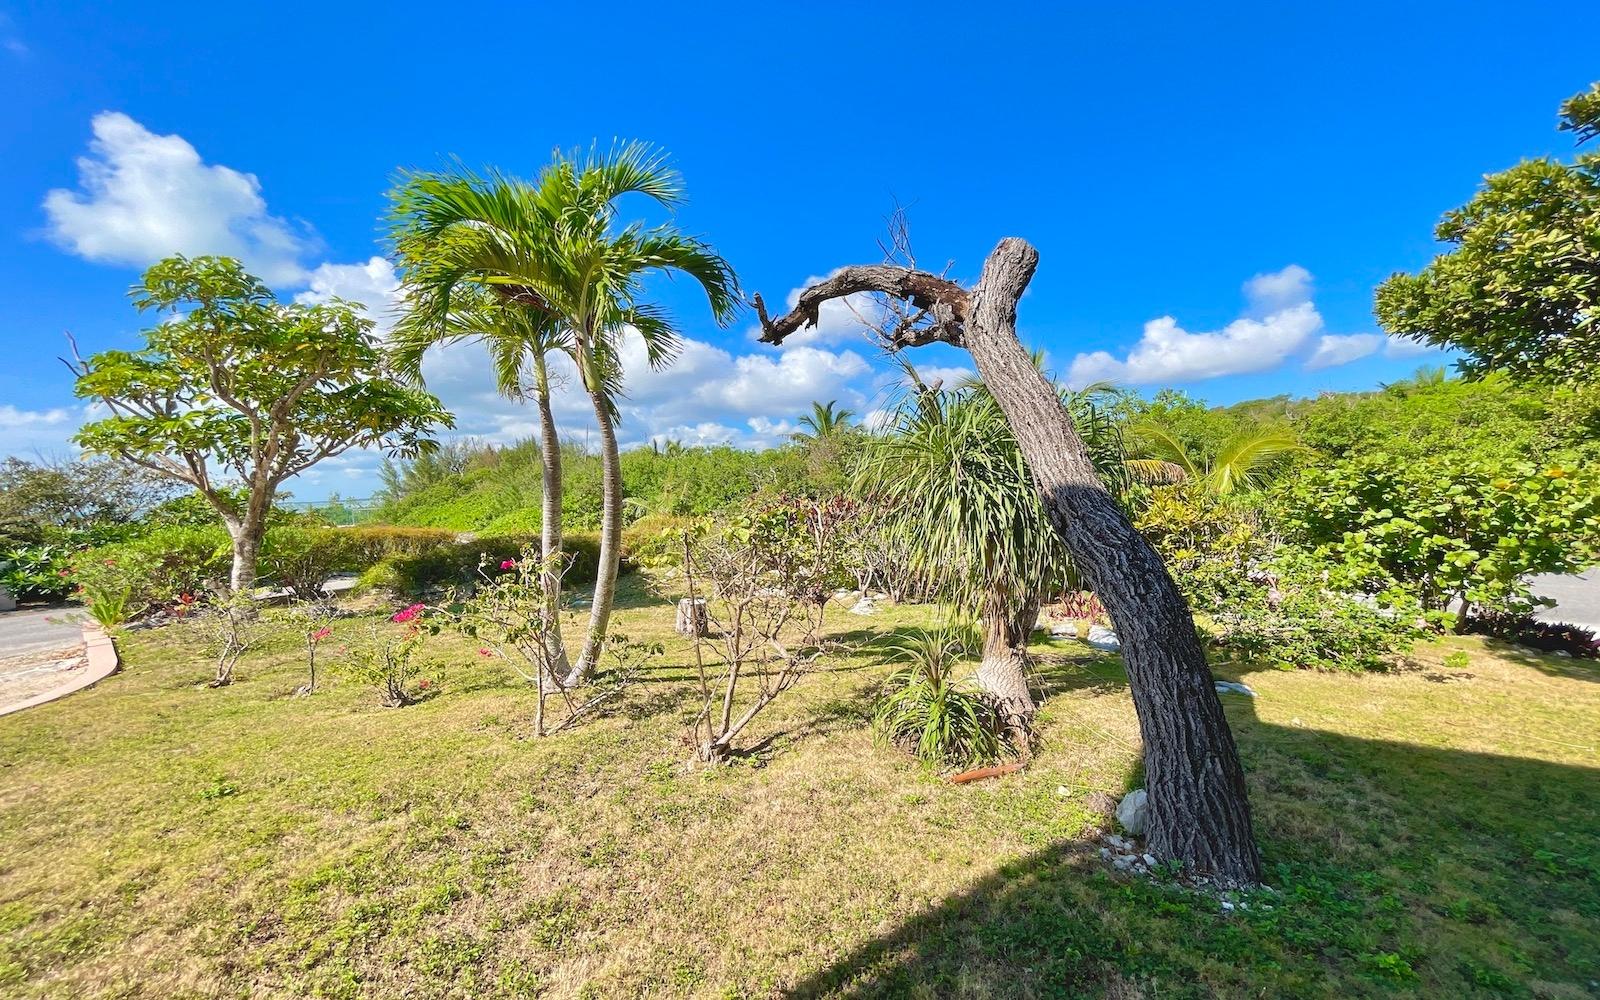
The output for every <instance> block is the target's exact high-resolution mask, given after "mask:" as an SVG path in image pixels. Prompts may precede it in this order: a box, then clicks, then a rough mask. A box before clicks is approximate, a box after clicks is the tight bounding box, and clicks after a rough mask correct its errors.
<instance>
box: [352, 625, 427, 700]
mask: <svg viewBox="0 0 1600 1000" xmlns="http://www.w3.org/2000/svg"><path fill="white" fill-rule="evenodd" d="M396 626H399V627H398V628H397V627H396ZM435 627H436V624H435V623H434V622H431V621H429V620H428V607H427V605H425V604H413V605H411V606H409V607H407V608H403V609H401V610H400V611H397V612H395V613H394V614H392V615H390V616H389V619H388V621H371V620H369V621H368V622H367V625H366V627H365V628H364V629H361V630H359V631H358V632H357V634H356V636H355V637H354V638H353V639H352V640H351V642H350V644H349V647H348V655H347V657H346V658H345V660H344V661H343V672H344V673H346V674H348V675H350V676H351V677H354V678H355V679H356V680H359V681H363V682H365V683H368V684H371V685H373V686H374V687H376V688H377V689H378V690H379V692H381V693H382V695H383V705H384V707H385V708H402V707H404V706H406V705H411V704H414V703H415V702H416V701H417V698H418V695H419V693H420V692H422V691H425V690H428V689H430V688H431V687H432V686H433V685H432V683H431V682H426V681H421V682H419V680H418V678H419V677H420V675H421V674H422V673H423V672H425V671H427V670H428V669H429V668H430V667H437V666H438V665H439V664H438V663H437V662H436V661H434V660H431V659H429V658H426V657H422V656H418V655H417V654H418V653H419V652H420V651H421V650H422V648H423V645H424V644H425V642H426V641H427V638H428V636H429V635H430V634H432V633H433V631H434V630H435Z"/></svg>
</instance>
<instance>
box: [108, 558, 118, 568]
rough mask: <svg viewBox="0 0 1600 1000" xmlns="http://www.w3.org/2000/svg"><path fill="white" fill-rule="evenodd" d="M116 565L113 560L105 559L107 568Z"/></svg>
mask: <svg viewBox="0 0 1600 1000" xmlns="http://www.w3.org/2000/svg"><path fill="white" fill-rule="evenodd" d="M116 564H117V561H116V560H115V559H107V560H106V565H107V566H115V565H116Z"/></svg>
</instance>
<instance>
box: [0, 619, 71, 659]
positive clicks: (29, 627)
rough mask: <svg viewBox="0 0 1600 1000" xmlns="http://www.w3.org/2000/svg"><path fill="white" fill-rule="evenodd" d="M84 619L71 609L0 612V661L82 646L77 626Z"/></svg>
mask: <svg viewBox="0 0 1600 1000" xmlns="http://www.w3.org/2000/svg"><path fill="white" fill-rule="evenodd" d="M88 617H89V615H88V612H86V611H84V610H83V609H82V608H75V607H74V608H43V609H37V610H29V611H5V612H0V659H9V658H10V657H13V656H16V655H18V654H19V653H31V652H35V651H39V650H51V649H61V648H62V647H64V646H74V645H78V644H80V643H82V642H83V633H82V632H80V631H79V630H78V623H79V622H80V621H83V620H85V619H87V618H88Z"/></svg>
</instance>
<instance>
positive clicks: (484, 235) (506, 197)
mask: <svg viewBox="0 0 1600 1000" xmlns="http://www.w3.org/2000/svg"><path fill="white" fill-rule="evenodd" d="M630 194H640V195H644V196H645V197H647V198H649V199H650V200H652V201H654V202H656V203H657V204H658V205H660V206H663V207H666V208H673V207H675V206H676V205H677V204H678V203H679V202H680V201H681V200H682V198H683V189H682V183H681V179H680V177H679V175H678V173H677V172H676V171H674V170H672V169H670V168H669V167H668V166H667V164H666V161H665V158H664V157H663V155H662V154H661V153H659V152H657V151H656V150H654V149H652V148H651V147H650V146H647V145H644V144H640V143H629V144H626V145H623V146H619V147H617V148H615V149H613V150H612V151H610V152H607V153H591V154H590V155H588V156H587V157H583V158H579V157H577V156H567V155H562V154H558V155H557V156H556V158H555V160H554V162H552V163H551V164H550V166H548V167H546V168H545V170H544V171H543V172H542V173H541V174H540V175H539V180H538V182H537V183H536V184H529V183H526V182H524V181H519V180H514V179H512V178H508V177H503V176H500V175H497V174H496V175H490V176H489V177H487V178H485V177H479V176H476V175H474V174H471V173H468V172H464V171H456V172H452V173H430V174H415V175H412V176H409V177H407V178H406V179H405V180H404V181H403V182H402V184H401V185H400V187H399V188H398V189H397V190H396V191H395V192H394V194H393V220H392V227H393V233H394V238H395V243H396V246H397V248H398V249H399V252H400V255H401V257H402V259H404V260H406V261H408V262H413V263H412V264H411V266H410V267H409V268H408V270H407V272H406V276H405V281H406V286H407V289H408V294H409V295H410V296H411V301H412V308H413V309H418V310H426V311H431V312H432V313H433V315H432V317H431V318H425V319H419V320H418V322H427V323H432V324H435V325H437V324H440V323H442V322H444V320H445V317H447V316H448V314H449V312H450V310H451V309H452V308H453V307H454V303H455V301H456V298H457V296H458V295H459V294H461V293H462V292H463V291H464V290H466V289H469V288H474V287H475V288H480V289H487V290H489V291H492V292H494V293H495V294H497V295H500V296H501V297H503V298H506V299H508V300H510V301H513V302H516V303H518V304H520V305H525V306H527V307H529V308H532V309H537V310H542V311H544V312H547V313H549V314H550V315H552V316H553V317H555V319H556V321H557V322H558V323H559V324H560V325H561V326H562V327H563V328H564V329H565V331H566V333H567V334H568V336H570V338H571V340H570V343H571V353H572V357H573V360H574V362H575V363H576V365H577V369H578V375H579V377H580V379H581V380H582V382H583V387H584V389H585V391H586V392H587V393H588V394H589V397H590V401H591V403H592V404H593V407H594V414H595V422H596V424H597V425H598V427H599V432H600V433H599V436H600V453H601V459H602V462H603V468H604V472H603V503H602V510H601V518H600V531H601V558H600V563H601V565H600V574H599V577H598V579H597V580H596V582H595V591H594V602H593V606H592V612H591V615H590V619H589V634H588V637H587V638H586V640H585V642H584V647H583V653H582V655H581V656H580V658H579V661H578V663H577V665H576V666H575V667H574V677H573V679H574V680H581V679H582V678H583V677H586V676H588V675H589V674H590V673H592V672H593V670H594V668H595V666H596V665H597V663H598V660H599V656H600V652H601V648H602V646H603V645H604V641H605V637H606V628H607V624H608V622H609V621H610V617H611V605H612V601H613V599H614V597H615V594H616V580H617V568H618V561H619V558H620V556H621V540H622V512H623V492H622V474H621V461H620V458H619V455H618V448H617V435H616V421H617V410H616V397H617V394H618V392H619V391H620V386H621V372H620V371H619V369H618V352H619V350H620V347H621V341H622V338H623V337H624V336H625V335H626V332H627V331H628V330H630V329H632V330H635V331H637V332H638V334H639V335H640V336H641V337H642V338H643V341H644V345H645V350H646V356H647V358H648V361H649V363H650V364H652V365H664V364H667V363H668V362H670V361H671V359H672V356H673V354H674V352H675V351H676V350H677V347H678V344H679V341H680V337H679V335H678V331H677V329H676V327H675V326H674V325H673V323H672V321H671V319H670V318H669V317H668V316H667V314H666V313H665V312H664V311H663V310H662V309H660V308H659V307H658V306H656V305H654V304H652V303H649V302H645V301H642V295H643V291H644V289H643V282H644V279H645V278H646V276H648V275H650V274H652V273H669V274H672V273H676V274H685V275H687V276H689V277H690V278H691V279H693V280H694V281H695V282H696V283H698V284H699V285H700V287H701V288H702V289H703V290H704V291H705V293H706V297H707V299H708V300H709V302H710V304H711V311H712V314H713V316H715V318H716V319H717V320H718V321H719V322H726V321H727V320H729V319H731V318H732V315H733V312H734V310H735V308H736V305H737V302H738V286H737V282H736V279H735V278H734V274H733V270H732V269H731V268H730V267H729V266H728V264H727V262H726V261H724V260H723V259H722V258H721V257H720V256H718V255H717V254H716V253H715V252H714V251H713V250H712V249H711V248H710V247H709V246H708V245H706V244H705V243H703V242H701V241H700V240H697V239H694V238H692V237H689V236H686V235H684V234H683V233H682V232H681V231H679V230H678V229H677V228H676V226H674V225H673V224H672V223H670V222H669V223H664V224H661V225H657V226H653V227H646V226H644V225H643V224H641V223H635V224H632V225H626V226H622V225H619V224H618V221H617V212H618V204H617V203H618V202H619V200H620V199H622V198H624V197H625V196H627V195H630Z"/></svg>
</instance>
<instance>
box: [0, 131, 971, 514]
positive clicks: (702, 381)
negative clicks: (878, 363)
mask: <svg viewBox="0 0 1600 1000" xmlns="http://www.w3.org/2000/svg"><path fill="white" fill-rule="evenodd" d="M92 125H93V133H94V138H93V140H92V141H91V143H90V147H89V152H88V155H86V156H84V157H82V158H80V159H79V161H78V169H79V175H80V176H79V186H78V188H77V189H76V190H72V191H68V190H54V191H51V192H49V193H48V194H47V195H46V197H45V200H44V210H45V215H46V217H47V220H48V228H47V232H48V235H49V236H50V238H51V239H52V240H54V241H55V242H56V243H57V244H58V245H60V246H61V247H62V248H63V249H65V250H67V251H68V252H70V253H74V254H77V255H79V256H81V257H84V258H86V259H88V260H93V261H99V262H104V263H110V264H121V265H131V266H143V265H146V264H149V263H150V262H152V261H154V260H157V259H159V258H161V257H163V256H166V255H168V254H171V253H188V254H199V253H215V254H227V255H231V256H236V257H239V258H241V259H242V260H243V261H244V262H245V264H246V266H247V267H249V268H250V269H251V270H252V271H254V272H255V273H257V274H259V275H260V276H261V277H262V278H264V279H265V280H266V281H267V282H268V283H269V284H272V285H274V286H276V287H280V288H285V289H289V290H295V289H298V291H297V292H296V294H295V295H294V299H295V301H297V302H307V303H314V302H326V301H329V300H330V299H333V298H339V299H344V300H346V301H350V302H354V303H360V304H362V305H363V306H365V307H366V309H367V312H368V314H369V315H370V316H371V317H372V319H373V320H374V322H375V323H376V324H377V326H378V329H379V331H380V332H387V331H388V330H389V329H390V328H391V327H392V326H393V323H394V320H395V318H396V314H397V308H398V305H399V291H400V281H399V278H398V276H397V275H396V273H395V270H394V267H393V266H392V265H391V264H390V263H389V261H387V260H385V259H384V258H382V257H371V258H369V259H368V260H367V261H365V262H362V263H335V262H324V263H320V264H317V265H316V266H314V267H313V266H308V265H307V263H306V262H307V261H313V260H315V259H316V258H315V256H313V255H314V253H315V251H316V249H317V247H316V246H314V244H313V241H312V239H311V238H310V236H309V234H308V231H307V230H304V229H303V228H298V227H296V226H294V225H291V224H290V223H289V222H287V221H286V220H285V219H283V218H282V217H279V216H276V215H273V214H272V213H271V212H269V210H268V208H267V203H266V200H265V199H264V197H263V196H262V193H261V185H260V182H259V181H258V180H257V179H256V177H255V176H254V175H251V174H248V173H244V172H241V171H239V170H235V169H233V168H231V167H226V166H221V165H217V164H210V163H207V162H205V161H204V159H202V157H201V155H200V153H199V152H198V151H197V150H196V149H195V147H194V146H193V145H191V144H190V143H189V142H188V141H187V140H185V139H184V138H183V137H181V136H177V135H157V134H155V133H153V132H151V131H150V130H149V129H147V128H145V127H144V126H143V125H141V124H139V123H138V122H136V121H134V120H133V119H132V118H129V117H128V116H127V115H125V114H121V113H118V112H107V113H104V114H100V115H97V116H96V117H95V118H94V120H93V123H92ZM816 280H819V279H815V278H813V279H809V280H808V282H807V284H810V283H811V282H813V281H816ZM802 287H804V286H802ZM800 291H801V289H800V288H796V289H794V290H793V291H792V292H790V294H789V299H788V301H789V305H790V306H791V307H792V306H793V305H794V304H795V303H796V302H798V301H799V296H800ZM852 306H854V307H855V308H856V309H860V310H862V311H863V315H868V316H870V315H871V313H870V312H867V311H866V310H870V309H873V308H875V307H874V306H873V304H872V302H871V301H870V299H869V298H868V297H867V296H853V297H852V298H851V299H850V300H849V301H848V302H846V301H843V300H838V301H833V302H829V303H828V304H826V305H825V306H824V307H823V308H822V310H821V324H820V326H819V327H818V328H817V329H815V330H809V331H806V332H804V333H802V334H797V335H796V336H794V337H792V338H790V339H789V340H788V341H786V342H785V344H784V345H783V347H782V349H781V350H772V349H768V348H761V349H759V350H757V351H755V352H754V353H749V354H739V353H735V352H734V351H730V350H728V349H726V348H724V347H720V346H717V345H715V344H711V343H707V342H706V341H702V340H696V339H692V338H691V339H686V340H685V342H684V344H683V349H682V351H681V352H680V354H679V356H678V358H677V359H676V360H675V362H674V363H673V364H672V365H670V366H668V367H666V368H662V369H652V368H651V367H650V366H649V364H648V362H647V359H646V357H645V349H644V342H643V340H642V339H641V338H640V337H639V336H638V335H637V334H636V333H630V334H628V335H627V336H626V337H625V339H624V341H623V346H622V353H623V359H622V360H623V368H624V370H625V371H626V372H627V373H628V376H627V381H626V390H625V391H626V395H625V397H624V398H622V399H620V400H618V405H619V409H620V410H621V413H622V423H621V425H620V426H619V428H618V432H619V434H618V436H619V437H620V438H621V440H622V443H623V445H624V446H629V445H634V444H642V443H646V442H648V441H650V440H652V439H654V440H662V439H674V440H679V441H684V442H686V443H690V444H721V443H727V444H735V445H738V446H741V447H765V446H768V445H773V444H778V443H781V442H782V441H784V440H785V439H787V438H788V436H789V435H790V434H792V433H793V432H794V426H795V425H794V424H793V423H792V422H791V421H792V420H793V419H794V417H795V416H796V415H797V414H798V413H800V412H801V411H803V410H805V409H806V408H807V407H809V406H810V404H811V402H812V400H829V399H836V400H838V401H839V402H840V404H841V405H843V406H846V407H849V408H851V409H854V410H857V411H858V412H859V411H860V410H862V409H864V408H865V406H866V405H867V403H868V395H867V393H868V392H870V391H871V388H872V387H871V386H870V385H868V384H866V383H868V381H869V379H870V376H871V374H872V370H871V366H870V365H869V364H868V362H867V360H866V359H865V358H863V357H862V355H861V354H859V353H857V352H856V351H854V350H834V349H829V348H830V347H831V346H833V345H838V344H841V343H843V342H844V341H846V340H849V339H851V338H854V337H858V336H861V335H862V334H863V333H864V331H865V327H864V326H863V324H862V323H861V322H860V320H859V319H857V317H856V316H855V314H854V313H853V312H852V311H851V309H852ZM551 373H552V377H553V379H554V381H555V383H556V392H555V394H554V400H553V404H554V408H555V411H556V418H557V421H558V422H559V423H560V424H561V425H562V430H563V434H564V435H565V437H566V438H567V439H568V440H572V441H579V442H582V441H584V440H585V439H586V438H588V440H591V441H592V440H593V439H592V437H588V436H589V435H591V434H592V432H593V429H594V414H593V408H592V406H591V404H590V402H589V400H588V397H587V396H586V395H585V394H584V393H583V391H582V386H581V384H580V383H579V381H578V378H577V374H576V371H575V370H574V368H573V367H572V364H571V362H570V361H569V360H567V359H566V358H564V357H556V358H553V359H552V362H551ZM956 373H957V370H956V369H949V370H946V371H944V374H946V375H949V376H950V377H952V378H953V377H957V375H956ZM423 376H424V378H425V379H426V380H427V383H428V386H429V388H430V389H432V390H433V391H434V392H435V393H436V394H438V395H439V397H440V398H441V399H442V400H443V401H444V403H445V405H446V406H447V407H449V408H450V410H451V411H452V412H454V413H455V414H456V417H457V427H456V430H455V433H456V434H457V435H463V436H473V437H479V438H484V439H487V440H492V441H496V442H508V441H512V440H516V439H519V438H526V437H531V436H533V435H535V434H537V433H538V417H537V414H536V412H535V410H534V409H533V407H532V406H530V405H526V404H523V403H519V402H515V401H512V400H508V399H505V398H504V397H503V396H501V395H500V394H499V393H498V391H496V387H495V378H494V373H493V371H492V370H491V368H490V366H489V361H488V356H487V354H486V353H485V351H484V349H483V347H482V346H481V345H477V344H470V343H469V344H455V345H451V346H449V347H444V348H436V349H434V350H432V351H429V352H428V355H427V357H426V358H425V359H424V363H423ZM82 418H83V415H82V414H81V413H80V412H78V411H77V410H69V409H56V410H47V411H38V412H33V411H19V410H17V409H16V408H15V407H0V426H3V427H6V428H9V429H10V432H9V433H8V437H15V438H17V440H18V441H19V442H20V441H22V440H23V439H24V438H26V440H27V441H29V442H36V441H37V442H46V443H53V442H58V441H59V442H64V441H65V440H66V438H67V437H68V436H69V435H70V434H71V433H72V432H73V431H74V430H75V429H76V427H77V425H78V423H80V422H81V420H82ZM21 432H26V433H25V434H24V433H21ZM0 445H4V446H7V447H10V446H12V442H11V441H9V440H7V441H3V442H0ZM35 446H36V445H33V444H29V445H27V447H35ZM379 460H380V456H378V455H376V454H374V453H368V452H352V453H348V454H346V455H344V456H340V457H339V458H338V459H337V460H334V461H330V462H328V463H325V464H322V465H319V466H318V467H317V468H316V469H315V470H313V471H312V472H310V473H307V474H305V475H303V476H302V477H300V479H301V483H302V492H305V493H307V494H308V495H315V494H317V493H319V492H321V491H325V490H329V489H333V490H340V491H343V492H349V491H350V490H352V489H357V490H358V489H359V488H360V487H361V485H362V484H363V482H365V483H366V484H367V485H370V481H371V479H372V478H373V475H374V471H375V469H376V465H377V463H378V461H379Z"/></svg>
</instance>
